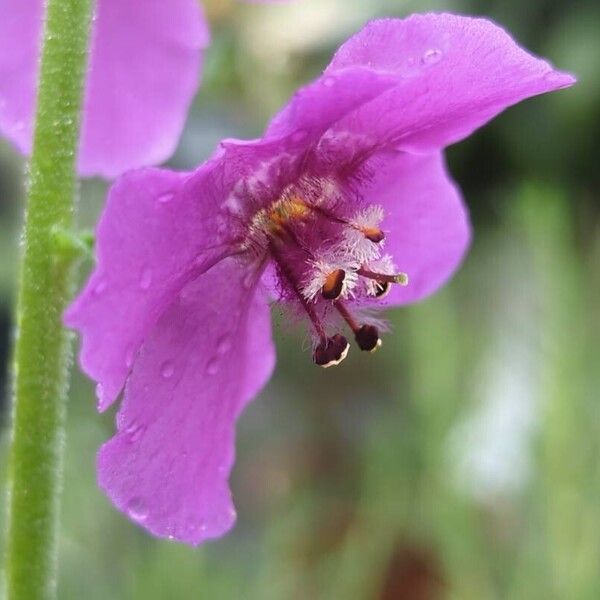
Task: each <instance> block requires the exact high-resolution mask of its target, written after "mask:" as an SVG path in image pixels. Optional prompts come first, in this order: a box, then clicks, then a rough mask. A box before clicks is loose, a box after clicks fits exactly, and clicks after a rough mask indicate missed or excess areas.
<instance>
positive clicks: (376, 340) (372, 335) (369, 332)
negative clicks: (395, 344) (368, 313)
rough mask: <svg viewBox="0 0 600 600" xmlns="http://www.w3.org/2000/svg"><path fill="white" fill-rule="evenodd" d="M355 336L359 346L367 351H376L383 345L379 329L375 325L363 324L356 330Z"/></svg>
mask: <svg viewBox="0 0 600 600" xmlns="http://www.w3.org/2000/svg"><path fill="white" fill-rule="evenodd" d="M354 338H355V339H356V343H357V344H358V347H359V348H360V349H361V350H364V351H365V352H375V350H377V348H379V346H381V339H380V337H379V331H378V329H377V327H375V326H374V325H362V326H361V327H360V329H358V331H356V332H355V334H354Z"/></svg>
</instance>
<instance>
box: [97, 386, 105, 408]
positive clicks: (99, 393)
mask: <svg viewBox="0 0 600 600" xmlns="http://www.w3.org/2000/svg"><path fill="white" fill-rule="evenodd" d="M96 398H98V405H100V404H103V403H104V386H103V385H102V384H101V383H99V384H98V385H97V386H96Z"/></svg>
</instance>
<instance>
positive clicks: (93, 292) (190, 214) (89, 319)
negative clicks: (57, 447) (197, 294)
mask: <svg viewBox="0 0 600 600" xmlns="http://www.w3.org/2000/svg"><path fill="white" fill-rule="evenodd" d="M209 167H210V165H207V167H206V169H205V170H210V169H209ZM202 172H203V171H202V170H201V171H200V173H199V174H197V175H196V177H197V178H198V177H201V175H202ZM187 181H190V185H191V182H192V181H193V178H191V177H190V176H189V174H186V173H174V172H171V171H166V170H160V169H141V170H138V171H133V172H130V173H127V174H126V175H124V176H122V177H121V178H120V179H119V180H118V181H117V182H116V183H115V184H114V185H113V187H112V188H111V190H110V193H109V197H108V200H107V204H106V208H105V210H104V213H103V215H102V218H101V220H100V223H99V225H98V231H97V244H96V245H97V256H98V261H97V267H96V270H95V271H94V273H93V274H92V276H91V277H90V279H89V281H88V283H87V285H86V287H85V289H84V290H83V292H82V293H81V294H80V296H79V297H78V298H77V299H76V300H75V302H74V303H73V304H72V305H71V307H70V308H69V309H68V311H67V313H66V315H65V322H66V324H67V325H68V326H70V327H73V328H76V329H78V330H80V332H81V334H82V339H83V344H82V350H81V354H80V361H81V366H82V369H83V370H84V371H85V372H86V373H87V374H88V375H90V376H91V377H92V378H94V379H95V380H96V381H97V382H98V387H97V393H98V400H99V410H104V409H106V408H107V407H108V406H110V404H111V403H112V402H113V401H114V399H115V398H116V396H117V395H118V393H119V391H120V390H121V388H122V386H123V384H124V382H125V378H126V377H127V373H128V372H129V369H130V368H131V365H132V364H133V361H134V358H135V355H136V353H137V351H138V349H139V347H140V345H141V343H142V341H143V338H144V335H145V334H146V332H147V331H149V329H150V328H151V327H152V325H153V324H154V323H155V322H156V320H157V319H158V317H159V316H160V315H161V314H162V312H163V311H164V310H165V309H166V307H167V306H168V305H169V304H170V303H171V302H172V300H173V298H174V297H175V296H176V295H177V293H179V290H180V289H181V288H182V287H183V285H185V283H187V281H188V280H189V279H190V278H191V277H192V276H193V271H194V265H196V264H197V263H196V262H195V261H197V260H198V258H199V257H204V256H206V246H207V245H208V244H212V243H213V242H214V241H215V240H216V234H213V232H212V227H213V226H214V223H213V222H212V221H211V219H210V218H209V215H208V213H210V211H211V206H210V205H209V204H208V203H203V202H201V201H199V198H198V196H196V195H194V194H192V193H183V190H184V184H185V183H186V182H187ZM200 198H201V197H200Z"/></svg>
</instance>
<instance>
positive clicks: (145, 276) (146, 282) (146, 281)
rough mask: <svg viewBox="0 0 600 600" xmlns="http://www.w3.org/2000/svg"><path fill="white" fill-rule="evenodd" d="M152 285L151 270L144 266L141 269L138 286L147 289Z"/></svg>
mask: <svg viewBox="0 0 600 600" xmlns="http://www.w3.org/2000/svg"><path fill="white" fill-rule="evenodd" d="M151 285H152V271H151V270H150V269H149V268H145V269H144V270H143V271H142V276H141V277H140V287H141V288H142V289H143V290H147V289H148V288H149V287H150V286H151Z"/></svg>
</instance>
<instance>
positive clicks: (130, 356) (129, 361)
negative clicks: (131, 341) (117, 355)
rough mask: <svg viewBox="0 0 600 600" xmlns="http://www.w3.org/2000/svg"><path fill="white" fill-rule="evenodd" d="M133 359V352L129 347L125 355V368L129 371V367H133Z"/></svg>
mask: <svg viewBox="0 0 600 600" xmlns="http://www.w3.org/2000/svg"><path fill="white" fill-rule="evenodd" d="M134 358H135V351H134V349H133V348H131V347H129V348H127V352H126V353H125V366H126V367H127V368H128V369H131V367H132V366H133V360H134Z"/></svg>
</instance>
